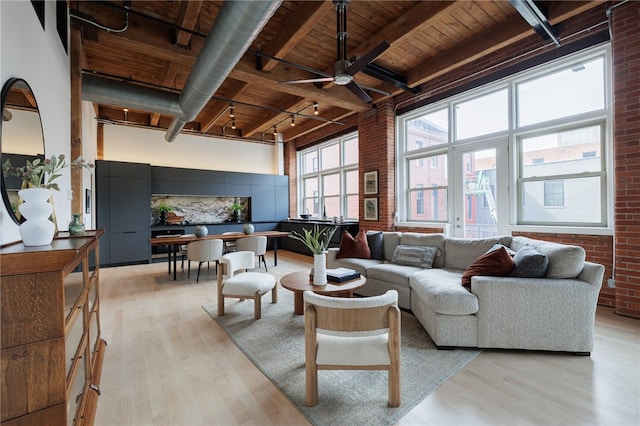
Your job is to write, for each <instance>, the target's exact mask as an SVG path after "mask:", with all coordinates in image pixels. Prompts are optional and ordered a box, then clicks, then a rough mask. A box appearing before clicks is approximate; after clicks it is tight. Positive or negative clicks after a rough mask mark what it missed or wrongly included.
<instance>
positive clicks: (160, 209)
mask: <svg viewBox="0 0 640 426" xmlns="http://www.w3.org/2000/svg"><path fill="white" fill-rule="evenodd" d="M156 210H157V211H158V212H160V213H161V212H167V213H168V212H172V211H173V207H172V206H167V205H166V204H159V205H158V206H157V207H156Z"/></svg>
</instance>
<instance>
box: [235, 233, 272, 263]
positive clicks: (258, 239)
mask: <svg viewBox="0 0 640 426" xmlns="http://www.w3.org/2000/svg"><path fill="white" fill-rule="evenodd" d="M236 250H238V251H252V252H253V254H255V255H256V256H258V267H260V264H261V263H264V270H265V272H267V261H266V259H265V258H264V255H265V253H266V252H267V237H265V236H264V235H262V236H253V237H245V238H240V239H239V240H238V241H236Z"/></svg>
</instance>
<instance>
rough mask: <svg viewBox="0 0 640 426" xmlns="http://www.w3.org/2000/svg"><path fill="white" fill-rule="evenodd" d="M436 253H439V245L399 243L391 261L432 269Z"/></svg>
mask: <svg viewBox="0 0 640 426" xmlns="http://www.w3.org/2000/svg"><path fill="white" fill-rule="evenodd" d="M436 254H438V247H433V246H409V245H404V244H399V245H397V246H396V248H395V250H394V251H393V257H392V258H391V263H395V264H397V265H405V266H417V267H418V268H427V269H431V266H432V265H433V259H434V258H435V257H436Z"/></svg>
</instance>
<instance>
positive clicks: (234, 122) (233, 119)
mask: <svg viewBox="0 0 640 426" xmlns="http://www.w3.org/2000/svg"><path fill="white" fill-rule="evenodd" d="M231 128H232V129H233V130H235V129H236V119H235V118H232V119H231Z"/></svg>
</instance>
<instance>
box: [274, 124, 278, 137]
mask: <svg viewBox="0 0 640 426" xmlns="http://www.w3.org/2000/svg"><path fill="white" fill-rule="evenodd" d="M273 136H278V128H277V127H276V126H273Z"/></svg>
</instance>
